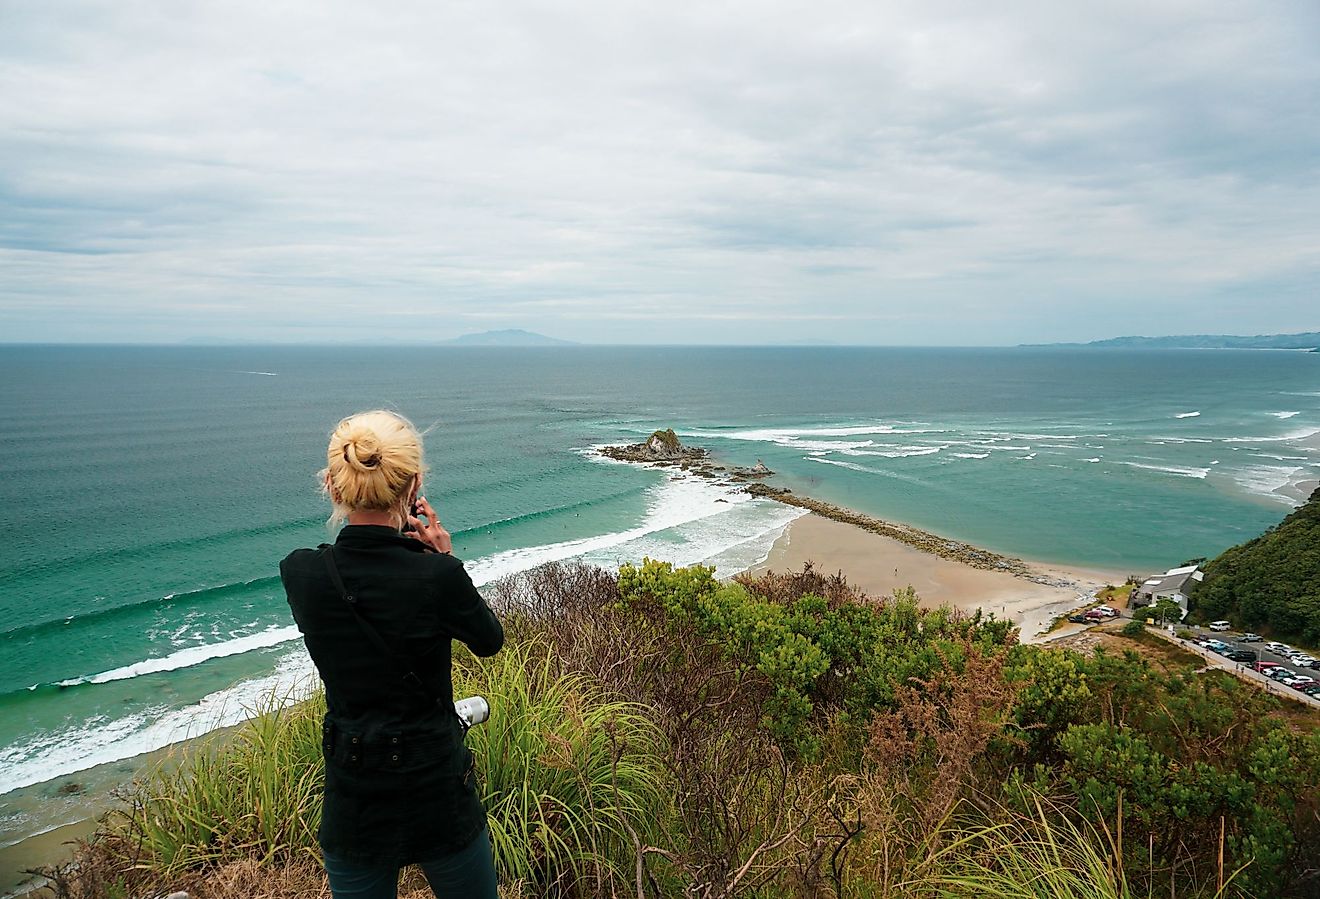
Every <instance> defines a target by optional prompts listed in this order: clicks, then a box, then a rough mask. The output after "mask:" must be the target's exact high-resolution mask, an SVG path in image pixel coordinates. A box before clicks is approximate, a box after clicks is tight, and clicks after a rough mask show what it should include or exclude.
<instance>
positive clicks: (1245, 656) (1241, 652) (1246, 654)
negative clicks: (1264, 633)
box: [1224, 649, 1256, 662]
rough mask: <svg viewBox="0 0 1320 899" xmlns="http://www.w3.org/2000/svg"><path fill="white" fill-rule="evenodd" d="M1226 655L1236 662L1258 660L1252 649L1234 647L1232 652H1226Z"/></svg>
mask: <svg viewBox="0 0 1320 899" xmlns="http://www.w3.org/2000/svg"><path fill="white" fill-rule="evenodd" d="M1224 655H1226V656H1228V658H1230V659H1232V660H1233V661H1234V662H1254V661H1256V654H1255V653H1254V652H1252V651H1251V650H1250V649H1234V650H1231V651H1230V652H1226V653H1224Z"/></svg>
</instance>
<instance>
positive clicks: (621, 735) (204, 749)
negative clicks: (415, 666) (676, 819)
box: [111, 641, 665, 893]
mask: <svg viewBox="0 0 1320 899" xmlns="http://www.w3.org/2000/svg"><path fill="white" fill-rule="evenodd" d="M455 681H456V685H457V689H458V690H460V691H464V692H471V693H479V694H481V695H483V696H485V697H487V699H488V700H489V702H490V705H491V710H492V711H491V718H490V721H488V722H486V723H485V724H483V725H481V726H479V727H476V728H474V729H472V730H471V731H470V732H469V734H468V745H469V746H470V747H471V748H472V751H473V754H474V756H475V757H476V759H477V764H478V769H479V771H480V773H481V774H482V776H483V784H484V788H483V797H482V798H483V801H484V802H485V805H486V808H487V811H488V816H489V820H490V830H491V835H492V837H493V839H494V844H495V859H496V866H497V868H498V870H499V872H500V874H501V878H502V879H503V880H506V881H522V882H525V883H528V884H532V885H536V886H537V888H538V889H544V890H552V889H553V890H554V891H557V892H560V893H567V892H573V891H575V890H576V891H577V892H580V893H581V892H584V890H585V889H586V887H585V886H584V885H585V884H588V883H590V884H594V885H600V884H606V883H615V882H618V881H619V880H620V879H626V878H627V877H628V872H629V870H630V866H631V864H632V862H633V860H634V859H635V851H636V849H637V848H638V845H637V844H638V842H639V841H644V840H646V839H647V838H648V837H649V836H651V835H653V833H654V828H655V826H656V823H657V809H658V808H660V807H662V806H663V802H662V801H661V798H660V797H661V789H660V782H661V774H660V771H661V767H660V760H661V758H662V757H663V754H664V751H665V749H664V743H663V738H662V736H661V734H660V731H659V729H658V728H657V727H656V726H655V725H654V724H653V723H652V722H651V720H650V719H649V718H648V717H647V716H646V714H645V709H643V708H642V707H641V706H638V705H636V704H633V703H628V702H623V701H620V700H619V699H617V698H616V697H612V696H610V695H608V694H606V693H605V692H604V691H603V690H602V689H601V688H600V687H599V686H597V685H595V684H593V683H592V682H591V681H589V680H588V679H587V678H585V677H583V676H580V675H573V674H556V673H554V672H553V671H552V667H551V664H550V656H549V651H548V647H547V646H545V645H544V644H541V643H538V642H536V641H528V642H525V643H524V644H522V645H519V646H515V647H510V648H509V649H507V650H506V651H505V652H503V653H501V654H500V655H499V656H497V657H496V658H494V659H491V660H483V661H482V662H480V663H477V662H476V661H475V660H471V659H470V657H469V661H468V662H466V664H465V665H462V666H460V667H459V668H458V669H457V670H456V671H455ZM324 713H325V700H324V695H323V694H322V693H320V692H317V693H316V694H314V695H313V696H311V697H310V698H309V699H308V700H307V701H305V702H301V703H299V704H297V705H293V706H287V707H282V703H281V702H280V701H279V698H278V697H274V696H272V697H269V698H268V700H267V702H266V703H265V705H264V708H263V710H262V711H261V713H260V714H258V715H257V716H256V717H254V718H252V719H251V720H249V721H247V722H246V723H245V724H243V725H240V726H239V727H238V728H236V729H235V730H234V731H233V732H232V733H227V734H221V735H215V736H211V737H207V738H204V739H202V740H201V741H199V742H197V743H195V744H193V745H192V747H191V748H190V749H189V750H188V754H187V755H186V756H185V757H184V758H183V759H182V760H181V761H180V762H179V764H177V765H175V766H172V767H162V768H159V769H157V770H156V771H155V772H154V773H152V774H151V775H149V776H148V777H147V778H146V779H144V780H142V781H140V782H139V783H138V784H137V785H136V786H135V787H134V788H133V789H132V790H131V791H130V792H129V793H128V794H127V796H126V798H127V799H128V804H127V807H126V808H125V809H122V810H121V811H119V812H118V813H117V815H116V817H115V819H114V821H113V822H112V824H111V828H112V832H113V835H114V837H115V840H114V843H115V845H116V846H118V847H121V848H120V849H119V850H117V851H120V852H123V851H124V849H123V847H130V846H131V847H132V851H131V855H132V859H133V863H134V865H135V866H137V867H141V868H146V869H149V870H153V871H156V872H159V873H161V874H175V873H178V872H180V871H183V870H196V869H199V868H202V867H206V866H214V865H218V864H223V863H226V862H232V861H239V860H250V861H255V862H257V863H259V864H267V863H270V862H280V863H282V862H287V861H291V860H293V859H294V858H295V857H297V856H299V855H302V854H310V855H313V856H314V855H316V853H317V845H316V829H317V827H318V826H319V823H320V818H321V794H322V788H323V783H324V773H323V767H322V761H321V718H322V716H323V715H324Z"/></svg>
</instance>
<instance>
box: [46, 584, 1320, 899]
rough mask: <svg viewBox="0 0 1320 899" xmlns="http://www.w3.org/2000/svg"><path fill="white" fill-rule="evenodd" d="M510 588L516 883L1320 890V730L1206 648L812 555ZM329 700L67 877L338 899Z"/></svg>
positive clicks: (509, 834)
mask: <svg viewBox="0 0 1320 899" xmlns="http://www.w3.org/2000/svg"><path fill="white" fill-rule="evenodd" d="M492 593H493V595H492V600H493V603H494V604H495V605H496V607H497V608H499V609H500V610H501V613H502V616H503V617H504V619H505V621H506V625H507V628H506V629H507V633H508V636H509V640H508V644H507V646H506V649H505V651H504V652H503V653H501V654H500V655H499V656H497V657H495V658H494V659H490V660H482V659H475V658H472V657H471V656H467V655H460V656H457V657H456V669H457V670H456V672H455V683H456V689H458V690H462V691H465V692H474V693H481V694H483V695H486V696H488V697H489V698H490V700H491V709H492V711H491V717H490V720H489V721H488V722H487V723H486V724H484V725H481V726H480V727H478V728H475V729H474V730H473V731H472V733H471V734H470V735H469V741H470V743H471V745H472V748H473V751H474V753H475V754H476V757H477V759H478V764H479V768H480V773H481V776H482V781H483V785H484V801H485V804H486V808H487V810H488V812H489V814H490V817H491V832H492V834H493V835H494V838H495V853H496V864H497V869H498V871H499V875H500V881H501V889H502V892H503V894H504V895H505V896H506V897H515V896H519V897H522V896H525V897H531V896H556V897H594V896H630V897H632V896H636V897H666V896H687V897H709V899H715V897H742V896H746V897H753V896H755V897H767V899H769V897H785V899H787V897H849V899H898V897H918V899H921V897H930V899H935V897H981V896H989V897H1006V896H1014V897H1039V899H1074V897H1075V899H1081V897H1094V899H1129V897H1136V896H1142V897H1148V896H1178V897H1186V899H1194V897H1218V896H1234V897H1238V896H1242V897H1245V896H1274V895H1286V896H1304V895H1315V894H1316V891H1317V889H1320V879H1318V877H1320V872H1318V871H1317V870H1316V859H1318V858H1320V817H1317V810H1318V809H1320V731H1317V730H1316V729H1315V728H1314V727H1313V726H1310V724H1309V723H1308V724H1307V725H1306V726H1298V725H1297V724H1296V723H1295V722H1294V721H1290V720H1289V719H1288V718H1287V717H1285V716H1284V715H1282V714H1281V713H1280V709H1279V703H1278V701H1277V700H1275V699H1273V698H1272V697H1270V696H1268V695H1267V694H1265V693H1264V692H1263V691H1260V690H1257V689H1254V688H1253V687H1251V686H1250V685H1247V684H1245V683H1243V682H1241V681H1238V680H1236V679H1234V678H1232V677H1231V676H1228V675H1226V674H1224V673H1223V672H1198V671H1197V667H1198V666H1199V662H1194V663H1193V664H1192V665H1184V663H1182V662H1179V661H1178V660H1176V659H1172V660H1169V661H1168V662H1167V663H1166V662H1159V661H1155V660H1153V659H1152V658H1151V657H1148V656H1146V655H1142V654H1139V653H1138V652H1135V651H1133V650H1128V649H1122V650H1120V651H1118V652H1113V651H1110V652H1106V651H1101V650H1097V651H1095V652H1090V653H1085V654H1084V653H1078V652H1071V651H1067V650H1051V649H1043V648H1040V647H1035V646H1021V645H1019V644H1018V643H1017V633H1016V631H1015V630H1014V629H1012V628H1011V627H1010V626H1009V625H1008V624H1007V623H1006V622H1003V621H999V620H996V619H994V618H993V617H991V618H982V617H980V616H979V615H978V616H972V617H964V616H962V615H959V614H957V613H955V612H952V611H950V610H948V609H940V610H934V611H925V610H922V609H921V608H920V607H919V606H918V604H917V601H916V597H915V595H914V594H912V593H911V591H907V592H903V593H899V594H897V595H895V596H893V597H889V598H886V599H884V600H876V599H874V598H870V597H867V596H864V595H861V594H859V593H858V592H857V591H856V590H854V589H853V588H852V587H851V586H850V585H849V584H848V583H847V582H846V581H845V580H844V579H843V578H842V577H838V576H834V577H824V576H822V575H820V574H819V573H817V572H815V571H814V570H813V569H812V568H811V567H810V566H807V568H806V569H804V570H803V571H801V572H798V573H794V574H787V575H767V576H763V577H739V578H738V579H737V580H736V581H735V582H721V581H719V580H717V579H716V578H715V577H714V576H713V570H712V569H710V568H705V567H701V566H693V567H690V568H673V567H672V566H670V565H668V564H666V563H660V562H653V561H647V562H644V563H643V564H641V565H625V566H623V567H622V568H621V569H620V570H619V571H618V572H617V573H613V572H608V571H604V570H601V569H598V568H591V567H587V566H581V565H567V566H566V565H549V566H545V567H542V568H539V569H536V570H534V571H531V572H527V573H525V574H523V575H519V576H517V577H515V578H512V579H510V580H507V581H504V582H501V583H499V584H497V585H496V587H495V589H494V590H493V591H492ZM1124 645H1126V644H1124ZM1132 645H1134V646H1135V645H1136V644H1135V643H1134V644H1132ZM321 702H322V701H321V700H320V699H319V698H313V699H311V700H310V701H309V702H308V703H307V704H304V705H302V706H300V707H297V708H294V709H292V710H288V709H286V710H282V711H272V712H270V713H269V714H267V715H265V716H263V717H261V718H258V719H257V720H255V721H253V722H251V723H249V724H248V725H247V726H246V727H245V728H243V729H242V730H241V731H240V733H239V734H238V736H237V737H234V738H231V739H229V740H227V741H224V742H218V743H212V744H209V745H203V746H202V747H200V748H196V749H194V754H193V756H192V758H191V760H190V761H188V762H187V763H185V764H184V765H183V766H182V767H180V768H178V769H177V770H175V771H174V772H173V773H167V774H161V775H157V776H154V777H151V778H148V779H147V780H145V781H143V782H142V783H141V784H139V786H138V787H137V788H136V789H135V790H134V791H132V793H131V794H130V796H129V802H128V803H127V804H126V806H125V807H124V808H123V809H121V810H120V811H119V812H118V813H116V814H115V815H113V816H112V817H110V818H109V819H107V820H106V821H105V822H104V823H103V825H102V828H101V832H100V834H99V836H98V837H97V839H96V840H94V841H93V843H92V844H91V845H90V846H88V847H87V848H86V849H84V851H83V852H82V853H81V855H80V858H79V861H78V864H77V865H76V866H75V867H74V868H72V869H66V870H63V871H58V872H54V873H55V874H56V875H57V884H56V892H57V894H58V895H61V896H68V897H81V899H92V897H108V896H115V897H124V896H148V895H163V894H165V893H168V892H169V891H170V890H177V889H189V890H191V891H192V892H193V894H194V895H197V896H203V897H213V899H230V897H234V899H236V897H238V896H243V897H276V896H290V897H292V896H296V895H317V894H321V895H324V892H323V890H324V881H323V879H322V876H321V874H320V870H319V867H318V865H317V849H316V844H315V839H314V833H315V829H316V824H317V819H318V817H319V803H320V783H321V780H320V778H321V769H320V762H319V739H320V735H319V729H318V727H317V726H316V723H317V721H318V719H319V716H320V714H321V713H322V708H323V706H322V705H321ZM411 883H414V884H415V881H411ZM405 895H409V893H407V892H405ZM413 895H416V896H422V895H425V894H424V893H421V892H416V893H415V894H413Z"/></svg>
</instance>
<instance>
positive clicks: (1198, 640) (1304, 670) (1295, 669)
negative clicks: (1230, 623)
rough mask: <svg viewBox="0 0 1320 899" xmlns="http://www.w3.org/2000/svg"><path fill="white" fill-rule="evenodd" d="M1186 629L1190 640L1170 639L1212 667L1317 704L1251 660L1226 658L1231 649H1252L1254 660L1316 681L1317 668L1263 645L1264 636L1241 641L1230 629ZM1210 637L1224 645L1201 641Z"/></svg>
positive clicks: (1319, 678) (1319, 703)
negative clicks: (1304, 664) (1221, 646)
mask: <svg viewBox="0 0 1320 899" xmlns="http://www.w3.org/2000/svg"><path fill="white" fill-rule="evenodd" d="M1187 630H1190V631H1191V632H1192V635H1193V636H1192V638H1191V639H1190V640H1178V638H1174V637H1171V638H1170V639H1174V640H1177V641H1178V642H1179V643H1182V644H1183V645H1184V646H1186V647H1187V648H1188V649H1190V650H1192V651H1194V652H1198V653H1200V654H1201V655H1203V656H1205V658H1206V659H1207V661H1209V662H1210V663H1211V665H1212V666H1213V667H1216V668H1224V669H1227V670H1231V671H1235V672H1237V673H1240V674H1241V675H1242V676H1244V677H1246V678H1247V679H1248V680H1251V681H1254V682H1257V683H1261V684H1263V685H1264V686H1265V687H1266V689H1268V690H1269V691H1270V692H1271V693H1273V694H1275V695H1276V696H1286V697H1289V698H1292V699H1297V700H1298V701H1300V702H1303V703H1305V704H1307V705H1311V706H1313V707H1317V708H1320V699H1318V698H1317V697H1315V696H1311V695H1308V694H1307V693H1305V692H1303V691H1302V690H1298V689H1295V688H1293V687H1290V686H1287V685H1285V684H1283V683H1281V682H1280V681H1279V680H1277V679H1275V678H1271V677H1268V676H1267V675H1265V674H1263V673H1261V672H1258V671H1256V670H1255V665H1254V663H1253V662H1250V661H1237V660H1234V659H1231V658H1229V654H1230V653H1233V652H1251V653H1255V656H1256V660H1257V661H1259V662H1264V663H1273V664H1274V665H1275V666H1277V667H1278V668H1281V669H1283V670H1284V671H1286V672H1287V673H1288V674H1289V675H1290V676H1292V677H1310V678H1313V679H1314V680H1315V681H1317V682H1320V670H1316V669H1313V668H1309V667H1303V666H1301V665H1298V664H1296V663H1295V662H1294V661H1293V660H1292V659H1291V658H1289V657H1288V656H1286V655H1284V654H1283V653H1282V652H1277V651H1275V650H1273V649H1271V648H1270V647H1268V646H1266V645H1265V644H1266V642H1267V641H1265V640H1259V641H1255V640H1253V641H1244V640H1243V639H1242V638H1243V635H1242V634H1241V633H1235V632H1231V631H1219V632H1216V631H1212V630H1210V629H1208V628H1204V627H1192V628H1188V629H1187ZM1211 640H1218V641H1220V642H1221V643H1223V644H1224V648H1222V649H1215V648H1211V647H1208V646H1204V645H1201V644H1202V643H1205V642H1208V641H1211Z"/></svg>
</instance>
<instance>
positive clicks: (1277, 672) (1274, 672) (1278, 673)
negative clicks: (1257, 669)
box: [1265, 665, 1296, 680]
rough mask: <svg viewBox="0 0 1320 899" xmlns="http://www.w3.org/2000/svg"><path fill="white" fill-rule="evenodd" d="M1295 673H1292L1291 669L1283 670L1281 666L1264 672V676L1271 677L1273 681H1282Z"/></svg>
mask: <svg viewBox="0 0 1320 899" xmlns="http://www.w3.org/2000/svg"><path fill="white" fill-rule="evenodd" d="M1295 673H1296V672H1294V671H1293V670H1292V669H1290V668H1284V667H1283V666H1282V665H1279V666H1277V667H1275V668H1271V669H1269V670H1268V671H1266V672H1265V676H1266V677H1272V678H1274V679H1275V680H1282V679H1283V678H1285V677H1292V676H1293V675H1294V674H1295Z"/></svg>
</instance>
